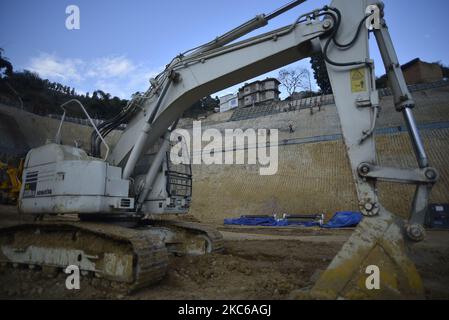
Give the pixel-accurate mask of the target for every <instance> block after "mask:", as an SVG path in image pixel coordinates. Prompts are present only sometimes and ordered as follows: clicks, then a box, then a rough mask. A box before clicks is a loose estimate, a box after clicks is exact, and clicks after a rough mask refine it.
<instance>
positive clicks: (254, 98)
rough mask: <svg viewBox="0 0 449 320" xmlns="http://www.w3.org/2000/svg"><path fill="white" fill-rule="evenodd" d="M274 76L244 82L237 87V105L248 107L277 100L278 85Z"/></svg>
mask: <svg viewBox="0 0 449 320" xmlns="http://www.w3.org/2000/svg"><path fill="white" fill-rule="evenodd" d="M280 84H281V83H280V82H279V81H278V80H277V79H275V78H267V79H265V80H262V81H256V82H253V83H249V84H245V85H244V86H243V87H242V88H240V89H239V93H238V105H239V107H240V108H244V107H250V106H253V105H258V104H261V103H267V102H271V101H279V94H280V93H281V92H280V91H279V85H280Z"/></svg>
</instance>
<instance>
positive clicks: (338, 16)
mask: <svg viewBox="0 0 449 320" xmlns="http://www.w3.org/2000/svg"><path fill="white" fill-rule="evenodd" d="M329 10H332V11H334V12H335V13H336V14H337V20H338V22H337V31H338V29H339V28H340V25H341V18H342V15H341V12H340V10H338V9H337V8H333V7H331V8H329ZM333 17H335V16H333ZM369 17H370V16H365V17H364V18H363V19H362V21H360V23H359V26H358V28H357V32H356V34H355V35H354V38H353V39H352V40H351V41H350V42H348V43H346V44H341V43H339V42H338V40H337V36H336V35H335V36H334V37H333V42H334V43H335V45H336V46H338V47H340V48H350V47H352V46H353V45H354V43H355V42H356V41H357V39H358V38H359V35H360V32H361V31H362V27H363V25H364V24H365V22H366V20H367V19H368V18H369Z"/></svg>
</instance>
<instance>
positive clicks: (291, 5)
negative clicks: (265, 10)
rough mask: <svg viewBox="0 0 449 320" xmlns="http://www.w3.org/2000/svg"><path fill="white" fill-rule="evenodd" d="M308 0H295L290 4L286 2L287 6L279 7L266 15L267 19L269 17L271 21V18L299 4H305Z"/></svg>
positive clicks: (268, 19)
mask: <svg viewBox="0 0 449 320" xmlns="http://www.w3.org/2000/svg"><path fill="white" fill-rule="evenodd" d="M306 1H307V0H295V1H292V2H290V3H288V4H286V5H285V6H283V7H281V8H279V9H277V10H276V11H274V12H272V13H270V14H268V15H266V16H265V19H267V21H270V20H271V19H274V18H276V17H278V16H280V15H281V14H283V13H285V12H287V11H289V10H291V9H293V8H295V7H297V6H299V5H300V4H303V3H304V2H306Z"/></svg>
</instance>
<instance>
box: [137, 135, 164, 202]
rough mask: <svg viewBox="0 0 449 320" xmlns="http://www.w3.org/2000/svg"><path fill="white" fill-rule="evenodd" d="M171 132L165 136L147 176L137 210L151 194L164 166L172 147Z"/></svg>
mask: <svg viewBox="0 0 449 320" xmlns="http://www.w3.org/2000/svg"><path fill="white" fill-rule="evenodd" d="M169 139H170V134H167V135H166V136H165V137H164V142H163V143H162V145H161V148H160V149H159V151H158V153H157V155H156V157H155V158H154V160H153V163H152V164H151V167H150V169H149V170H148V173H147V175H146V177H145V184H144V188H143V190H142V192H141V193H140V195H139V199H138V200H137V211H140V209H141V208H142V206H143V204H144V202H145V200H146V198H147V197H148V195H149V194H150V191H151V190H152V189H153V185H154V182H155V179H156V176H157V174H158V173H159V169H160V168H161V166H162V162H163V161H164V159H165V155H166V153H167V150H168V148H169V147H170V140H169Z"/></svg>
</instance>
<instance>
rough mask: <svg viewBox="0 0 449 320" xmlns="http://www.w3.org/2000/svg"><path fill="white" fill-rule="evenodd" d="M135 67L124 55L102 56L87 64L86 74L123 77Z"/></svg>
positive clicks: (102, 76) (100, 76)
mask: <svg viewBox="0 0 449 320" xmlns="http://www.w3.org/2000/svg"><path fill="white" fill-rule="evenodd" d="M135 69H136V66H135V65H134V63H133V62H132V61H130V60H129V59H128V58H126V57H124V56H119V57H104V58H100V59H96V60H94V61H93V62H92V63H90V64H89V66H88V72H87V75H88V76H89V77H98V78H112V77H123V76H126V75H128V74H130V73H131V72H133V71H134V70H135Z"/></svg>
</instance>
